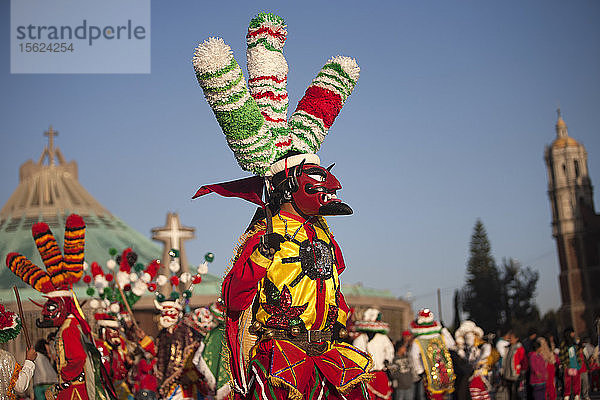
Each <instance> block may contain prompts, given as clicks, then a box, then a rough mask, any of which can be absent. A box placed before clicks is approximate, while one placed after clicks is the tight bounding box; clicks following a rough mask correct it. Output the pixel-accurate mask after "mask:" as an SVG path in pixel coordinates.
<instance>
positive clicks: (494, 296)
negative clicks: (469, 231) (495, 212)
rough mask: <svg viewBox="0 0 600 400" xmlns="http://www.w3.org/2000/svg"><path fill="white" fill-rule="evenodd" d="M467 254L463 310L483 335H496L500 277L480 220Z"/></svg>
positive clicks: (498, 316) (498, 318)
mask: <svg viewBox="0 0 600 400" xmlns="http://www.w3.org/2000/svg"><path fill="white" fill-rule="evenodd" d="M469 253H470V256H469V260H468V262H467V282H466V284H465V286H464V288H463V310H464V311H465V312H467V313H468V314H469V318H470V319H471V320H473V321H474V322H475V323H476V324H478V325H479V326H480V327H481V328H482V329H483V330H484V331H485V332H495V331H496V329H497V328H498V326H499V322H500V307H498V305H499V302H500V299H501V295H502V293H501V288H500V284H501V282H500V274H499V272H498V268H497V267H496V263H495V261H494V258H493V257H492V254H491V245H490V242H489V240H488V237H487V232H486V231H485V227H484V226H483V223H482V222H481V220H480V219H478V220H477V221H476V222H475V227H474V228H473V235H472V236H471V243H470V248H469Z"/></svg>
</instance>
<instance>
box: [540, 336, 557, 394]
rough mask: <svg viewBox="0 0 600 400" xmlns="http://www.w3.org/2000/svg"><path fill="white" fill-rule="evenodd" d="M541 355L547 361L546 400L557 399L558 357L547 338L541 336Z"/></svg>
mask: <svg viewBox="0 0 600 400" xmlns="http://www.w3.org/2000/svg"><path fill="white" fill-rule="evenodd" d="M537 340H538V341H539V342H540V348H541V353H540V354H541V355H542V357H543V358H544V361H545V362H546V372H547V373H546V396H545V398H546V400H556V383H555V382H556V366H557V364H558V357H557V355H556V354H554V352H553V351H552V350H551V349H550V346H548V342H547V341H546V339H545V338H543V337H539V338H538V339H537Z"/></svg>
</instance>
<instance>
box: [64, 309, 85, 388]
mask: <svg viewBox="0 0 600 400" xmlns="http://www.w3.org/2000/svg"><path fill="white" fill-rule="evenodd" d="M62 340H63V348H64V352H65V361H66V363H65V366H63V367H62V368H61V370H60V376H61V377H62V379H63V380H64V381H65V382H68V381H72V380H73V379H75V378H77V376H79V374H81V372H83V366H84V364H85V359H86V357H87V355H86V353H85V350H84V349H83V344H82V342H81V331H80V330H79V323H78V322H77V321H75V320H74V319H70V323H69V326H68V327H66V328H65V329H64V330H63V332H62Z"/></svg>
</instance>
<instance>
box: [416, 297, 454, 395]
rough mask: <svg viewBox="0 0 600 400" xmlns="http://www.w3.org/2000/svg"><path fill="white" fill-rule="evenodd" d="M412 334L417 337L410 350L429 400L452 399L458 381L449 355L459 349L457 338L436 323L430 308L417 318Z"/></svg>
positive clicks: (421, 312)
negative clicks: (455, 340) (455, 382)
mask: <svg viewBox="0 0 600 400" xmlns="http://www.w3.org/2000/svg"><path fill="white" fill-rule="evenodd" d="M410 332H411V333H412V334H413V336H414V337H415V340H414V341H413V345H412V346H411V350H410V351H411V357H412V359H413V365H414V367H415V372H416V373H417V374H418V375H421V376H423V387H424V389H425V394H426V396H427V398H428V399H430V400H443V399H447V398H449V397H450V395H451V394H452V393H453V392H454V381H455V380H456V376H455V373H454V366H453V364H452V358H451V357H450V352H449V350H450V349H452V350H454V349H455V348H456V343H455V342H454V338H453V337H452V335H451V334H450V332H448V330H447V329H446V328H444V327H442V325H441V324H440V323H439V322H438V321H436V320H435V319H434V316H433V313H432V312H431V310H429V309H428V308H425V309H423V310H421V311H419V313H418V314H417V318H416V319H415V320H414V321H412V322H411V323H410Z"/></svg>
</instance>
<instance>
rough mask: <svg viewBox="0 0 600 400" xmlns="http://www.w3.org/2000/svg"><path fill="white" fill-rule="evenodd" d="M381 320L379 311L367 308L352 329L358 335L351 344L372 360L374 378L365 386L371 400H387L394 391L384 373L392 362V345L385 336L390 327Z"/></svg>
mask: <svg viewBox="0 0 600 400" xmlns="http://www.w3.org/2000/svg"><path fill="white" fill-rule="evenodd" d="M381 318H382V314H381V311H379V310H378V309H377V308H368V309H367V310H365V312H364V313H363V317H362V319H361V320H359V321H356V322H355V323H354V327H353V328H354V330H355V331H356V332H357V333H359V335H358V337H357V338H356V339H354V342H352V344H353V345H354V346H356V347H357V348H359V349H360V350H363V351H365V352H367V353H369V354H370V355H371V357H372V358H373V367H372V369H371V372H372V373H373V375H375V378H374V379H373V380H372V381H371V382H369V383H368V384H367V389H368V390H369V393H370V394H371V398H372V399H373V400H377V399H381V400H389V399H391V398H392V394H393V391H394V390H393V388H392V385H391V382H390V380H389V379H388V374H387V373H386V370H387V366H388V364H391V363H392V362H393V361H394V353H395V351H394V344H393V343H392V341H391V340H390V338H389V337H388V335H387V334H388V332H389V331H390V325H389V324H388V323H387V322H383V321H382V320H381Z"/></svg>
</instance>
